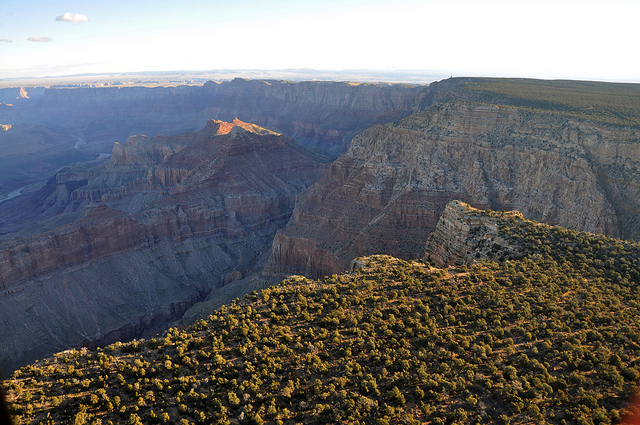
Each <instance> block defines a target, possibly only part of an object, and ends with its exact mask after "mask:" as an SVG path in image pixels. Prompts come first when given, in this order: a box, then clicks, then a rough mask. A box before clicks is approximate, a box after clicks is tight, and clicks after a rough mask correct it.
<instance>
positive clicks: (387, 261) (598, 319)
mask: <svg viewBox="0 0 640 425" xmlns="http://www.w3.org/2000/svg"><path fill="white" fill-rule="evenodd" d="M483 214H487V215H490V216H493V217H495V218H496V220H497V221H498V223H499V225H500V228H501V231H502V233H503V234H504V235H505V237H508V238H510V239H511V241H513V242H514V243H518V244H520V245H521V246H522V247H523V249H522V250H521V251H520V252H521V253H520V254H518V255H519V258H512V259H510V260H507V261H505V262H503V263H497V262H483V263H477V264H474V265H471V266H460V267H458V268H450V269H437V268H434V267H431V266H429V265H428V264H425V263H423V262H421V261H403V260H399V259H395V258H392V257H388V256H374V257H368V258H365V259H362V260H361V262H362V264H363V266H362V269H361V270H358V271H356V272H353V273H349V274H343V275H338V276H331V277H326V278H325V279H323V280H319V281H311V280H308V279H306V278H303V277H291V278H289V279H287V280H286V281H284V282H283V283H281V284H280V285H279V286H276V287H273V288H270V289H266V290H263V291H262V292H261V293H253V294H251V295H249V296H247V297H246V298H245V299H244V300H242V301H240V300H238V301H236V302H235V303H233V304H232V305H229V306H227V307H223V308H221V309H220V310H218V311H217V312H216V313H215V314H213V315H211V316H210V317H209V318H208V320H201V321H200V322H198V323H196V324H195V325H193V326H192V327H191V328H189V329H186V330H181V329H176V328H173V329H170V330H169V331H167V332H166V333H165V334H164V335H162V336H160V337H157V338H155V339H150V340H146V341H134V342H129V343H116V344H113V345H111V346H109V347H106V348H104V349H100V350H97V351H94V352H90V351H87V350H70V351H65V352H62V353H59V354H57V355H56V356H54V357H53V358H50V359H46V360H44V361H40V362H38V363H36V364H33V365H30V366H27V367H24V368H22V369H20V370H18V371H17V372H15V373H14V375H13V376H12V378H11V380H10V381H8V388H7V389H8V395H9V400H10V403H11V405H12V407H13V409H14V411H15V413H16V414H17V415H18V416H19V418H20V419H19V422H20V423H34V424H37V423H42V424H54V423H55V424H57V423H78V424H84V423H86V424H90V423H93V424H98V423H101V424H109V423H113V424H115V423H130V424H137V423H174V424H229V423H243V424H245V423H246V424H263V423H268V424H286V423H288V424H294V423H345V424H346V423H349V424H394V423H395V424H413V423H433V424H444V423H447V424H463V423H469V424H471V423H479V424H480V423H482V424H483V423H500V424H507V423H540V424H541V423H558V424H564V423H566V424H611V423H615V422H616V421H617V420H618V419H619V418H621V417H622V416H624V415H625V414H626V413H628V411H629V410H630V409H629V408H628V407H627V405H626V402H627V400H629V398H630V397H631V395H632V394H633V392H634V388H635V385H636V382H637V380H638V377H639V376H640V321H638V317H640V292H639V288H638V281H639V280H640V279H639V278H640V246H638V244H637V243H632V242H624V241H620V240H616V239H611V238H607V237H603V236H596V235H592V234H587V233H581V232H574V231H570V230H566V229H562V228H559V227H551V226H546V225H541V224H538V223H534V222H530V221H528V220H523V219H519V218H518V217H516V216H513V215H506V214H500V213H497V212H485V213H483ZM522 252H524V253H526V254H522Z"/></svg>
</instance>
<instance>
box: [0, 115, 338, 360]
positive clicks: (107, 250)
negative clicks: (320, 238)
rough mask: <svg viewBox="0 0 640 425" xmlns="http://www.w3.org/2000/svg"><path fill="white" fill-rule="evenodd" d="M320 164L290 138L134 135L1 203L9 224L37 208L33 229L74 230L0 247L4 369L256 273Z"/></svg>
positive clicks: (238, 131) (152, 318) (223, 127)
mask: <svg viewBox="0 0 640 425" xmlns="http://www.w3.org/2000/svg"><path fill="white" fill-rule="evenodd" d="M326 166H327V164H326V163H324V162H321V161H319V160H318V158H317V157H316V156H315V155H314V154H312V153H310V152H309V151H307V150H305V149H304V148H302V147H300V146H299V145H298V144H296V143H295V141H294V140H293V139H292V138H290V137H289V136H284V135H280V134H277V133H274V132H272V131H269V130H266V129H263V128H259V127H257V126H254V125H250V124H246V123H243V122H241V121H239V120H236V121H234V122H233V123H223V122H219V121H211V122H209V124H208V125H207V126H206V127H205V129H203V130H202V131H199V132H197V133H189V134H185V135H183V136H180V137H165V136H161V137H156V138H146V137H133V138H131V139H129V141H128V142H127V144H125V145H120V146H116V147H114V153H113V155H112V157H111V159H110V161H109V162H108V163H107V164H105V165H101V166H99V167H94V168H86V167H73V168H70V169H67V170H63V171H62V172H61V173H60V174H59V175H58V176H56V177H55V178H54V179H52V181H51V182H50V184H49V185H47V186H46V187H44V188H43V189H42V190H40V191H39V192H37V193H34V194H32V195H31V196H27V197H22V199H21V200H18V199H16V201H15V202H11V201H7V202H6V204H8V206H6V207H4V208H5V209H4V210H3V211H5V212H6V211H9V210H10V209H11V208H12V209H13V212H14V214H18V212H17V211H16V209H17V210H20V209H22V210H25V211H27V210H28V208H27V207H28V206H34V205H35V206H37V208H36V209H31V210H30V211H29V213H30V214H32V215H31V216H30V217H31V219H32V220H33V226H32V227H35V228H37V227H38V226H41V227H46V226H53V225H54V224H55V223H58V224H59V223H60V222H65V221H70V223H69V224H66V225H64V226H62V227H58V228H55V229H54V230H50V231H48V232H45V233H40V234H33V235H31V236H29V237H23V238H17V239H12V240H9V241H6V242H4V243H2V244H0V282H1V284H0V311H2V320H3V326H2V327H0V339H1V340H3V341H4V343H3V346H2V349H3V350H4V352H2V353H0V359H1V361H2V366H3V367H4V368H5V370H9V369H12V368H13V367H15V366H17V365H20V364H23V363H24V362H26V361H32V360H33V359H35V358H37V357H39V356H42V355H45V354H49V353H51V352H54V351H58V350H62V349H65V348H68V347H73V346H78V345H87V344H88V345H91V344H96V343H98V342H109V341H113V340H115V339H116V338H120V337H125V336H126V337H133V336H136V335H140V333H141V332H143V331H144V330H146V329H149V328H152V329H158V328H159V327H160V326H161V325H162V324H166V323H167V322H168V321H170V320H174V319H176V318H177V317H179V316H180V315H181V314H182V313H184V311H185V310H186V309H187V308H188V307H190V306H191V305H192V304H194V303H195V302H196V301H199V300H201V299H203V298H204V297H205V296H206V295H207V294H208V293H209V292H210V291H211V289H213V288H215V287H218V286H222V285H223V284H224V283H225V281H229V280H230V279H233V278H237V277H238V276H243V275H246V274H248V273H250V272H251V271H253V270H255V268H256V267H260V266H261V264H262V263H263V262H264V260H265V259H266V257H265V255H264V253H265V252H268V248H269V246H270V244H271V241H272V239H273V236H274V234H275V232H276V230H277V229H278V228H280V227H282V226H284V225H285V224H286V222H287V221H288V219H289V218H290V215H291V212H292V210H293V207H294V201H295V197H296V195H297V194H298V193H299V192H300V191H301V190H303V189H305V188H306V187H308V186H310V185H311V184H312V183H313V182H314V181H315V180H317V179H318V178H319V176H320V175H321V174H322V173H323V171H324V170H325V169H326ZM43 200H44V202H43ZM20 206H22V208H20ZM78 215H83V217H81V218H79V219H75V218H76V217H77V216H78ZM24 232H26V230H23V233H24ZM236 272H237V273H236Z"/></svg>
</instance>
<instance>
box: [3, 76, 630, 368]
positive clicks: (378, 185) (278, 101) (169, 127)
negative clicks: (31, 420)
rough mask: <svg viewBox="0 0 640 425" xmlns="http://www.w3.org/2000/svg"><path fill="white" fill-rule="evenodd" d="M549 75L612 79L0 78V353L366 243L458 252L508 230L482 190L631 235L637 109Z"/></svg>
mask: <svg viewBox="0 0 640 425" xmlns="http://www.w3.org/2000/svg"><path fill="white" fill-rule="evenodd" d="M554 84H555V85H560V87H564V88H566V89H567V91H568V92H571V93H576V92H579V91H580V90H583V91H584V93H583V92H580V93H581V96H582V97H580V99H587V100H581V101H582V102H583V103H585V104H590V103H589V102H591V100H590V99H591V98H590V97H589V96H590V95H591V94H592V92H594V93H596V95H597V96H595V99H596V100H598V99H602V98H606V99H607V101H609V100H610V97H607V96H604V95H603V94H602V93H603V90H604V91H606V90H613V89H612V88H611V87H613V86H612V85H596V86H593V85H592V84H587V83H580V84H578V83H566V82H550V83H549V82H541V81H534V80H531V81H529V80H488V79H472V78H452V79H447V80H443V81H440V82H435V83H432V84H430V85H429V86H427V87H419V86H414V85H402V84H394V85H390V84H356V83H335V82H287V81H275V80H268V81H267V80H244V79H235V80H232V81H228V82H222V83H217V82H208V83H206V84H204V85H202V86H178V87H153V88H151V87H121V88H115V87H111V88H89V87H80V88H46V89H45V88H23V89H22V90H18V89H0V101H2V102H5V103H4V104H3V105H0V106H2V107H0V123H1V124H3V126H2V127H1V131H0V144H3V143H4V145H2V146H3V147H6V149H5V151H4V153H2V154H0V165H2V164H3V163H2V162H1V161H3V160H5V161H6V164H7V166H8V167H13V171H11V172H9V171H6V172H5V170H9V168H6V169H5V168H0V184H1V185H3V186H2V190H1V191H0V192H2V193H4V194H5V196H7V197H8V195H9V194H11V197H10V199H6V200H4V201H3V202H0V311H2V312H3V313H2V317H0V320H2V321H3V326H2V327H1V328H0V338H1V339H3V340H4V341H6V342H5V343H4V344H3V345H2V346H1V347H0V349H1V350H2V352H0V365H1V367H2V368H3V369H4V370H6V371H10V370H12V369H14V368H16V367H18V366H20V365H23V364H25V363H27V362H30V361H32V360H34V359H37V358H39V357H42V356H44V355H47V354H51V353H53V352H56V351H60V350H63V349H66V348H70V347H79V346H88V347H95V346H99V345H103V344H108V343H110V342H114V341H117V340H127V339H132V338H136V337H139V336H142V335H151V334H153V333H154V332H157V331H160V330H162V329H164V328H166V327H167V326H168V325H169V324H170V323H175V321H176V320H179V319H181V318H182V317H188V318H189V319H188V320H187V322H188V321H191V322H193V321H196V320H198V317H202V315H208V312H211V311H213V309H214V307H215V306H219V305H220V303H222V302H228V301H230V300H231V299H233V297H235V296H242V295H243V294H246V293H248V292H251V291H252V290H254V289H256V288H260V287H264V286H267V285H271V284H273V283H276V282H278V280H279V279H280V278H282V277H284V276H287V275H292V274H301V275H306V276H309V277H323V276H326V275H332V274H336V273H340V272H342V271H344V270H346V269H348V268H349V265H350V264H351V262H352V260H353V259H354V258H357V257H361V256H367V255H372V254H389V255H393V256H395V257H399V258H403V259H415V258H424V257H425V255H426V253H427V252H429V253H430V254H429V256H430V257H429V259H430V261H432V262H433V263H434V264H436V265H438V266H447V265H459V264H466V263H468V262H470V261H475V260H477V259H484V258H487V259H488V258H490V255H489V254H493V252H492V251H491V250H492V249H494V247H497V248H496V249H500V250H501V252H502V251H505V252H508V251H509V250H512V247H510V246H509V245H508V243H507V242H505V241H504V240H500V239H499V238H497V237H496V236H495V235H494V232H492V229H494V227H495V225H494V224H492V223H490V222H487V221H483V220H484V218H483V217H481V216H479V215H478V214H475V215H474V214H470V215H469V212H470V211H474V210H473V208H481V209H493V210H498V211H500V210H502V211H510V210H518V211H521V213H522V216H523V217H525V218H528V219H533V220H538V221H542V222H545V223H549V224H554V225H555V224H557V225H561V226H565V227H568V228H571V229H576V230H584V231H588V232H592V233H602V234H606V235H609V236H615V237H620V238H624V239H634V240H638V239H640V222H639V221H638V220H639V219H638V217H637V213H636V212H637V211H638V207H640V129H639V127H638V126H636V125H634V124H633V123H634V121H633V119H635V118H634V116H631V117H629V116H626V115H624V113H620V111H619V110H618V111H616V110H614V112H615V113H614V112H611V110H609V109H607V112H606V114H600V115H597V114H595V113H594V111H599V109H598V108H599V104H598V103H597V102H596V103H593V104H592V106H591V107H583V105H582V104H580V105H577V106H575V105H574V106H572V105H569V104H567V103H561V102H560V103H558V101H557V99H554V98H553V97H548V96H547V94H546V93H549V92H550V91H551V92H554V91H558V90H556V86H554ZM572 84H573V85H572ZM549 86H550V87H551V88H550V89H549ZM531 87H533V89H531ZM567 87H568V88H567ZM594 87H595V88H594ZM514 88H515V89H514ZM525 88H526V90H525ZM614 89H616V90H617V89H618V87H617V86H615V87H614ZM625 89H626V88H625ZM632 89H633V90H635V86H634V87H632ZM12 90H13V91H12ZM518 90H520V91H518ZM537 90H538V91H540V92H542V93H545V96H547V97H545V99H546V100H544V101H541V100H539V99H537V98H535V99H533V100H532V99H531V93H534V94H535V93H538V91H537ZM545 90H546V91H545ZM514 92H515V93H516V94H513V93H514ZM560 92H561V91H560ZM522 93H525V94H526V96H524V95H522ZM585 93H586V94H585ZM523 96H524V97H523ZM527 96H528V97H527ZM585 96H586V97H585ZM598 96H599V97H598ZM567 98H568V99H570V100H571V99H572V98H570V97H567ZM616 99H623V100H624V101H627V99H629V96H628V95H627V94H626V92H624V93H622V95H619V96H618V98H616ZM561 100H562V101H564V100H566V99H561ZM554 102H556V103H554ZM8 105H11V106H8ZM631 106H632V107H631V108H630V109H629V110H631V111H633V110H634V109H633V101H631ZM594 114H595V115H594ZM602 117H604V118H602ZM34 121H37V122H34ZM144 134H152V135H153V134H158V135H157V136H153V137H150V136H146V135H144ZM3 137H4V139H3ZM3 158H4V159H3ZM21 161H22V162H21ZM28 164H38V165H37V166H34V167H32V169H30V168H29V166H28ZM20 173H22V174H20ZM43 180H44V183H42V182H43ZM16 191H18V192H19V193H22V195H21V196H14V195H15V193H16ZM453 200H459V201H460V202H457V203H452V202H451V201H453ZM505 214H507V213H505ZM469 217H472V218H469ZM478 235H480V236H481V238H480V239H477V238H476V237H477V236H478ZM474 238H475V239H474Z"/></svg>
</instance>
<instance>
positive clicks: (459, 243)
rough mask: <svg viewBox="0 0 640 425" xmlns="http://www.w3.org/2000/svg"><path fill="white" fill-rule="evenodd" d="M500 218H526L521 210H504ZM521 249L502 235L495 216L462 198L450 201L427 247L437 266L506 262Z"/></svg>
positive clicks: (429, 257)
mask: <svg viewBox="0 0 640 425" xmlns="http://www.w3.org/2000/svg"><path fill="white" fill-rule="evenodd" d="M500 217H501V218H503V219H504V218H505V217H513V218H517V219H522V218H523V217H522V213H520V212H519V211H510V212H506V213H505V212H503V213H502V214H501V215H500ZM519 251H521V250H519V249H518V247H516V246H513V245H511V244H510V242H509V241H508V240H506V239H505V237H504V235H501V233H500V226H499V225H498V223H497V220H496V219H495V217H490V216H488V215H486V214H484V210H478V209H476V208H473V207H471V206H470V205H469V204H465V203H464V202H460V201H451V202H449V203H448V204H447V206H446V207H445V208H444V211H443V213H442V216H441V217H440V219H439V220H438V224H436V229H435V230H434V231H433V233H431V234H430V235H429V238H428V239H427V243H426V246H425V255H426V257H427V259H429V260H430V261H431V262H432V263H433V264H434V265H435V266H436V267H447V266H459V265H463V264H471V263H474V262H476V261H486V260H501V261H504V260H505V258H508V257H511V256H513V255H516V254H517V253H519Z"/></svg>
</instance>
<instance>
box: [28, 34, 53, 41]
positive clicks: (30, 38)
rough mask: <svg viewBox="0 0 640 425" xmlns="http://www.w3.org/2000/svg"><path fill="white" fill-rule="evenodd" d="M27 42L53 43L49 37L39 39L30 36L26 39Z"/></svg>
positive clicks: (38, 37) (37, 36)
mask: <svg viewBox="0 0 640 425" xmlns="http://www.w3.org/2000/svg"><path fill="white" fill-rule="evenodd" d="M27 40H28V41H35V42H37V43H48V42H50V41H53V39H52V38H51V37H41V36H39V35H34V36H31V37H29V38H27Z"/></svg>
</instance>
